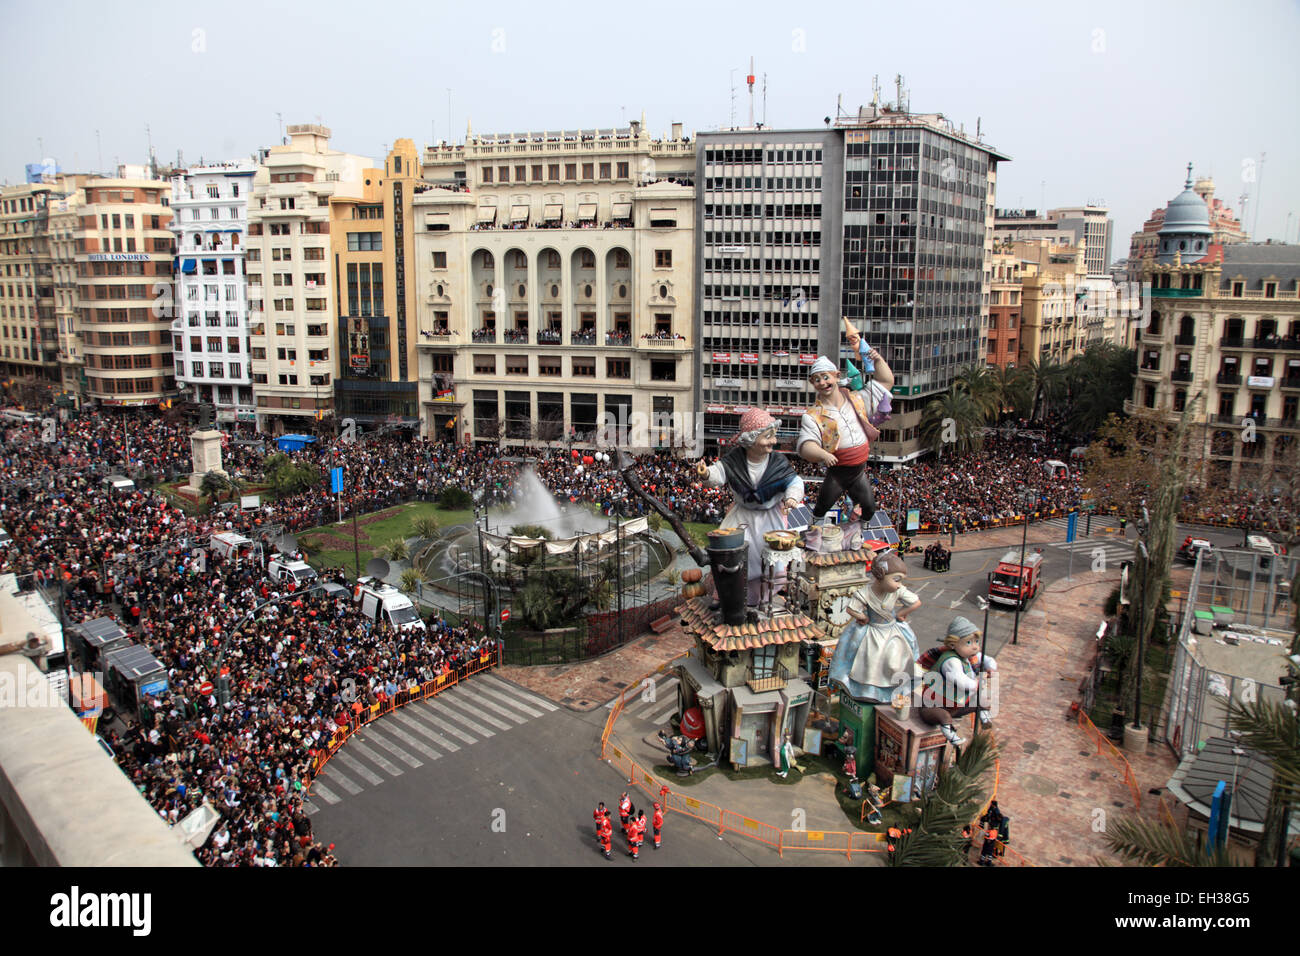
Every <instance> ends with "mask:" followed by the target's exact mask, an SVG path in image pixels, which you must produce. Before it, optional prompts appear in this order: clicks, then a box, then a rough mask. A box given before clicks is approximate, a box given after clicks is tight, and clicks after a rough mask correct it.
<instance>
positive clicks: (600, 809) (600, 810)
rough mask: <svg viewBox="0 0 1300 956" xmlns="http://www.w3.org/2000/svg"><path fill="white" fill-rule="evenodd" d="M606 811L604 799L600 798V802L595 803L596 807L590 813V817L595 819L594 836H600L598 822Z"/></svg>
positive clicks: (602, 818)
mask: <svg viewBox="0 0 1300 956" xmlns="http://www.w3.org/2000/svg"><path fill="white" fill-rule="evenodd" d="M607 813H609V811H608V810H607V809H605V801H604V800H602V801H600V803H598V804H596V809H595V811H594V812H593V813H592V815H591V818H592V819H593V820H595V821H596V836H598V837H599V836H600V822H601V821H602V820H604V819H605V814H607Z"/></svg>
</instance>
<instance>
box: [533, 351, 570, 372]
mask: <svg viewBox="0 0 1300 956" xmlns="http://www.w3.org/2000/svg"><path fill="white" fill-rule="evenodd" d="M537 374H538V375H549V376H560V375H563V374H564V372H563V370H562V369H561V365H560V358H559V356H552V355H539V356H538V357H537Z"/></svg>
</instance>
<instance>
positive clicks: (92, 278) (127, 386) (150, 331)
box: [74, 167, 176, 406]
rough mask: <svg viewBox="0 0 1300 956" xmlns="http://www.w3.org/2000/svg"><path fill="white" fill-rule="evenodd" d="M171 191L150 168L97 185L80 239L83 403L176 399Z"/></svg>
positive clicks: (84, 208) (81, 215) (128, 170)
mask: <svg viewBox="0 0 1300 956" xmlns="http://www.w3.org/2000/svg"><path fill="white" fill-rule="evenodd" d="M170 193H171V185H170V184H169V183H168V182H166V181H165V180H160V179H150V178H148V176H147V173H146V171H145V169H144V168H143V167H135V168H132V167H122V168H120V169H119V175H118V178H114V179H101V178H96V179H91V180H89V181H88V182H87V183H86V185H85V203H84V204H83V205H81V206H80V207H79V208H78V220H79V221H78V228H77V230H76V233H75V240H74V241H75V243H76V249H75V256H76V266H77V286H78V310H79V326H80V329H81V339H82V343H83V351H84V360H85V373H86V387H85V394H84V398H85V399H88V400H90V401H93V402H98V403H99V404H100V405H101V406H115V405H117V406H139V405H157V404H158V403H159V402H160V401H161V400H162V399H164V398H170V397H174V395H175V393H176V379H175V375H174V368H173V366H172V337H171V322H172V303H171V283H172V277H173V273H174V238H173V236H172V233H171V230H170V228H169V223H170V220H171V209H170V207H169V205H168V203H169V197H170Z"/></svg>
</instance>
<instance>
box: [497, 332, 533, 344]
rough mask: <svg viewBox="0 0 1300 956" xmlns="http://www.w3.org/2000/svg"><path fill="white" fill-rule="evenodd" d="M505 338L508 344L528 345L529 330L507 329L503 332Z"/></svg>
mask: <svg viewBox="0 0 1300 956" xmlns="http://www.w3.org/2000/svg"><path fill="white" fill-rule="evenodd" d="M503 338H504V341H505V344H506V345H527V344H528V330H527V329H506V330H505V332H504V334H503Z"/></svg>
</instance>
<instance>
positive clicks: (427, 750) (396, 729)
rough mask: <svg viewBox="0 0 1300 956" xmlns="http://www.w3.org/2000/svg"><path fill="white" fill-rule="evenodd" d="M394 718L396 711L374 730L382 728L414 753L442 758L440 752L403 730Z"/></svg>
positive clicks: (431, 757) (437, 758) (434, 758)
mask: <svg viewBox="0 0 1300 956" xmlns="http://www.w3.org/2000/svg"><path fill="white" fill-rule="evenodd" d="M396 718H397V711H394V712H393V720H385V721H383V727H376V728H375V731H376V732H377V731H379V730H383V732H384V733H386V734H392V735H393V736H394V737H396V738H397V739H398V740H400V741H401V742H402V743H403V744H404V745H405V746H407V747H410V748H411V749H412V750H414V751H415V752H416V753H422V754H424V755H425V756H426V757H428V758H429V759H430V760H441V759H442V754H441V753H439V752H438V751H436V750H434V749H433V748H432V747H430V746H429V745H428V744H426V743H425V742H424V741H423V740H417V739H416V738H415V737H412V736H411V735H410V734H408V733H407V732H406V731H405V730H403V729H402V727H400V726H399V723H400V722H399V721H398V720H397V719H396ZM399 756H400V754H399Z"/></svg>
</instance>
